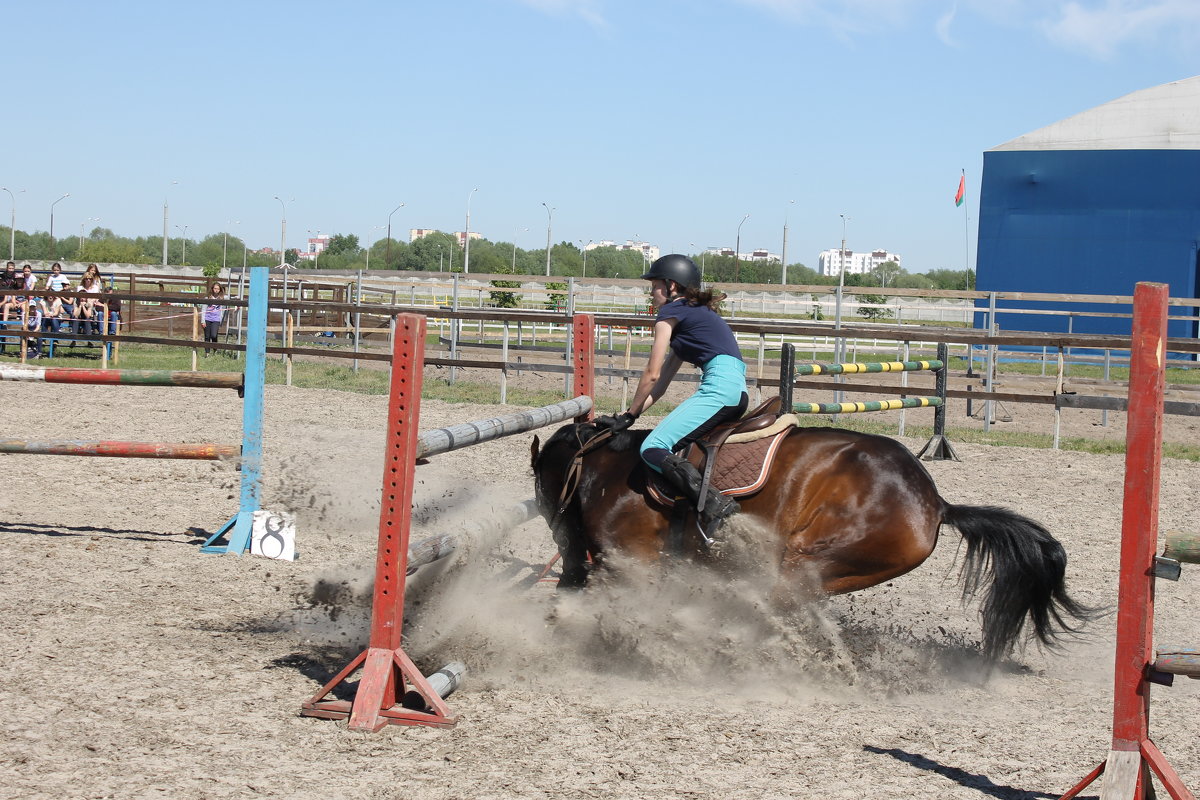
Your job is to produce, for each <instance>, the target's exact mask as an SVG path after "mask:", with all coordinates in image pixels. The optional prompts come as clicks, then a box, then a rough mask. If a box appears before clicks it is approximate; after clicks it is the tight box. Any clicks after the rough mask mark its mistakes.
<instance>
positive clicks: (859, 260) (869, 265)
mask: <svg viewBox="0 0 1200 800" xmlns="http://www.w3.org/2000/svg"><path fill="white" fill-rule="evenodd" d="M885 261H894V262H895V263H896V264H899V263H900V256H899V255H898V254H896V253H889V252H888V251H886V250H872V251H870V252H864V253H856V252H855V251H853V250H845V251H842V250H822V251H821V253H820V255H818V256H817V271H818V272H819V273H821V274H822V275H830V276H836V275H841V274H842V272H843V271H845V273H846V274H847V275H863V274H865V273H868V272H870V271H871V270H873V269H875V268H876V267H878V266H879V265H880V264H882V263H883V262H885Z"/></svg>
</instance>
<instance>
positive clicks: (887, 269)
mask: <svg viewBox="0 0 1200 800" xmlns="http://www.w3.org/2000/svg"><path fill="white" fill-rule="evenodd" d="M901 272H903V270H902V269H900V265H899V264H897V263H896V262H895V261H884V262H883V263H882V264H877V265H876V266H874V267H873V268H872V269H871V276H872V277H873V278H875V280H876V281H878V285H879V286H881V287H886V286H887V285H888V284H889V283H891V282H892V281H893V280H895V278H896V276H897V275H899V274H900V273H901Z"/></svg>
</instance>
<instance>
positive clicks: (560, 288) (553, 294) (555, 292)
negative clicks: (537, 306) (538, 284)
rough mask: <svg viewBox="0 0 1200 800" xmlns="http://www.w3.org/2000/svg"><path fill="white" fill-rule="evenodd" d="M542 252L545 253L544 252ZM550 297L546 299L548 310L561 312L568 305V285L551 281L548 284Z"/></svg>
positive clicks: (547, 288) (547, 289)
mask: <svg viewBox="0 0 1200 800" xmlns="http://www.w3.org/2000/svg"><path fill="white" fill-rule="evenodd" d="M542 252H545V251H544V250H543V251H542ZM546 291H548V292H550V296H549V297H547V298H546V308H548V309H550V310H551V311H561V310H562V309H563V308H565V307H566V305H567V285H566V284H565V283H558V282H556V281H550V282H548V283H547V284H546Z"/></svg>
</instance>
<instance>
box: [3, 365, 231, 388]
mask: <svg viewBox="0 0 1200 800" xmlns="http://www.w3.org/2000/svg"><path fill="white" fill-rule="evenodd" d="M0 381H27V382H30V383H75V384H91V385H94V386H113V385H123V386H187V387H193V388H201V389H237V390H239V391H240V390H241V388H242V381H243V376H242V373H240V372H187V371H183V370H166V369H78V368H74V367H16V366H13V365H11V364H0Z"/></svg>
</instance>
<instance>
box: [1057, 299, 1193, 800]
mask: <svg viewBox="0 0 1200 800" xmlns="http://www.w3.org/2000/svg"><path fill="white" fill-rule="evenodd" d="M1167 300H1168V287H1167V285H1166V284H1165V283H1139V284H1137V286H1136V288H1135V289H1134V293H1133V337H1132V349H1131V351H1130V354H1129V416H1128V418H1127V420H1126V424H1125V495H1124V502H1123V505H1122V510H1121V571H1120V579H1119V580H1118V582H1117V587H1118V588H1117V642H1116V669H1115V671H1114V675H1113V725H1112V748H1111V749H1110V750H1109V752H1108V758H1106V759H1105V760H1104V761H1102V762H1101V763H1100V766H1098V767H1096V768H1095V769H1094V770H1092V771H1091V772H1090V773H1089V774H1088V775H1087V776H1086V777H1084V779H1083V780H1082V781H1080V782H1079V783H1078V784H1076V785H1075V787H1074V788H1072V789H1071V790H1070V791H1068V792H1067V793H1066V794H1064V795H1063V796H1062V798H1061V800H1070V798H1073V797H1075V796H1077V795H1078V794H1079V792H1081V791H1082V790H1083V789H1084V788H1085V787H1087V786H1088V785H1089V784H1091V783H1092V782H1093V781H1095V780H1096V779H1097V778H1099V777H1100V776H1101V775H1103V776H1104V786H1103V790H1102V791H1101V797H1102V798H1104V800H1144V799H1145V798H1146V797H1149V796H1152V794H1153V787H1152V785H1151V782H1150V772H1151V770H1153V772H1154V774H1155V775H1157V776H1158V779H1159V780H1160V781H1161V782H1162V785H1163V787H1164V788H1165V789H1166V790H1167V793H1168V794H1169V795H1170V796H1171V797H1172V798H1174V800H1196V798H1195V795H1193V794H1192V793H1191V792H1190V791H1188V789H1187V787H1185V786H1184V785H1183V781H1182V780H1181V779H1180V777H1179V774H1178V773H1177V772H1175V769H1174V767H1172V766H1171V764H1170V762H1168V761H1167V758H1166V756H1165V755H1163V753H1162V751H1161V750H1159V749H1158V747H1157V745H1155V744H1154V742H1153V741H1151V739H1150V687H1151V684H1152V683H1163V684H1166V685H1170V680H1169V679H1170V678H1171V675H1170V674H1164V673H1163V672H1161V671H1158V670H1155V668H1154V655H1153V641H1154V582H1155V579H1156V575H1157V572H1156V561H1157V559H1156V558H1155V555H1154V552H1155V548H1156V547H1157V545H1158V505H1159V478H1160V471H1161V466H1162V421H1163V392H1164V389H1165V384H1166V368H1165V365H1164V363H1163V349H1164V347H1165V345H1166V339H1167ZM1184 655H1186V653H1185V654H1184Z"/></svg>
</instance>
